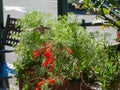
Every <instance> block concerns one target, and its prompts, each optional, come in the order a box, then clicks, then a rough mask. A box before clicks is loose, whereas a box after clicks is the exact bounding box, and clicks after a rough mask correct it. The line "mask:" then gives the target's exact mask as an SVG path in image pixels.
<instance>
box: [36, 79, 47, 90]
mask: <svg viewBox="0 0 120 90" xmlns="http://www.w3.org/2000/svg"><path fill="white" fill-rule="evenodd" d="M44 82H45V81H44V80H42V81H40V82H39V83H38V86H37V88H36V90H40V88H41V86H42V85H43V83H44Z"/></svg>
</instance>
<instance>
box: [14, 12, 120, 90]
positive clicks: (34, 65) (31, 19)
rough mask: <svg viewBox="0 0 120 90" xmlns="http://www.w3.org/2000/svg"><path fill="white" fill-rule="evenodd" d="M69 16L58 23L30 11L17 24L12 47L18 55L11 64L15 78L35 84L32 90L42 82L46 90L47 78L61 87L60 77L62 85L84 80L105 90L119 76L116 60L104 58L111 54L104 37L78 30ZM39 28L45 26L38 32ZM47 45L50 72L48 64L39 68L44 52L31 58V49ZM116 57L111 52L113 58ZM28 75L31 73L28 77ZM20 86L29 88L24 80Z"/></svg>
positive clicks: (73, 19) (40, 48)
mask: <svg viewBox="0 0 120 90" xmlns="http://www.w3.org/2000/svg"><path fill="white" fill-rule="evenodd" d="M70 17H71V15H70V16H64V17H61V16H60V17H59V20H56V19H52V18H51V17H48V14H45V13H44V14H43V13H40V12H37V11H34V12H31V13H27V14H25V16H24V17H23V18H21V20H20V21H19V22H20V23H19V25H20V26H21V28H22V29H23V31H22V32H21V33H20V34H18V35H17V36H16V37H17V38H19V40H20V43H19V44H18V45H17V46H16V48H15V51H16V53H17V54H18V61H17V62H15V71H16V73H17V75H16V77H17V78H18V79H21V78H22V79H28V82H29V83H30V81H31V80H33V81H36V82H35V85H34V86H35V87H33V88H34V89H35V88H36V87H37V83H39V82H40V81H41V80H46V82H45V81H44V82H45V83H44V84H43V85H42V87H41V88H42V89H43V90H49V88H48V86H47V85H48V84H49V83H48V82H47V80H48V79H50V78H52V79H54V80H55V84H61V83H62V80H61V78H62V79H63V80H65V81H66V82H67V81H69V80H74V79H78V80H81V81H82V82H83V79H84V81H87V82H86V83H87V84H88V83H92V84H96V83H97V84H98V85H100V86H102V88H103V90H105V89H106V88H107V87H108V86H109V84H111V82H113V81H116V79H115V78H116V77H118V76H119V73H118V72H119V68H118V67H119V61H118V58H117V57H115V58H111V59H109V58H108V55H109V54H108V53H110V52H112V53H113V50H110V49H109V48H107V46H106V42H105V41H106V40H105V36H101V35H100V34H94V33H93V35H92V34H90V33H88V32H87V31H86V30H84V29H83V28H80V27H79V23H78V22H77V20H76V18H75V17H72V18H70ZM41 25H43V26H44V27H47V29H45V30H44V32H42V33H41V31H40V30H41V29H40V28H41ZM43 33H44V34H43ZM96 36H97V37H99V38H96ZM47 43H48V45H51V46H52V56H51V57H52V59H53V64H52V65H54V68H53V70H52V71H51V72H49V67H50V65H51V64H48V68H45V67H43V62H44V61H45V58H44V57H43V53H44V52H42V51H41V53H39V55H38V56H37V58H35V59H34V56H33V54H34V53H33V52H34V50H36V49H38V50H42V49H44V48H43V46H42V45H43V44H47ZM69 50H70V51H69ZM116 55H117V54H116V53H114V55H113V56H116ZM29 68H31V69H33V71H31V72H30V73H23V70H26V69H29ZM56 73H58V75H59V77H58V76H57V75H56ZM30 74H34V75H33V76H32V78H31V77H30V76H31V75H30ZM24 86H25V88H30V84H28V83H27V82H26V81H25V82H24ZM32 86H33V85H32ZM45 88H47V89H45Z"/></svg>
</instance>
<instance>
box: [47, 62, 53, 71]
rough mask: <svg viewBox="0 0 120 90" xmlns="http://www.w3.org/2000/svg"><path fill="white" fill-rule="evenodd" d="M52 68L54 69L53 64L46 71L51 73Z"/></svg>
mask: <svg viewBox="0 0 120 90" xmlns="http://www.w3.org/2000/svg"><path fill="white" fill-rule="evenodd" d="M53 68H54V64H52V65H51V67H50V68H49V70H48V71H49V72H52V70H53Z"/></svg>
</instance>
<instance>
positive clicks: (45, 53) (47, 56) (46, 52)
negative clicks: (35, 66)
mask: <svg viewBox="0 0 120 90" xmlns="http://www.w3.org/2000/svg"><path fill="white" fill-rule="evenodd" d="M51 55H52V52H50V51H45V52H44V54H43V57H46V58H51Z"/></svg>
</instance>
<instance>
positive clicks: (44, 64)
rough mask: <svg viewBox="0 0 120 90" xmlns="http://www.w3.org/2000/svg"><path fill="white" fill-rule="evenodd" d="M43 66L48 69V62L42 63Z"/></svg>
mask: <svg viewBox="0 0 120 90" xmlns="http://www.w3.org/2000/svg"><path fill="white" fill-rule="evenodd" d="M42 66H43V67H44V68H46V67H47V66H48V60H45V61H44V62H42Z"/></svg>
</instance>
